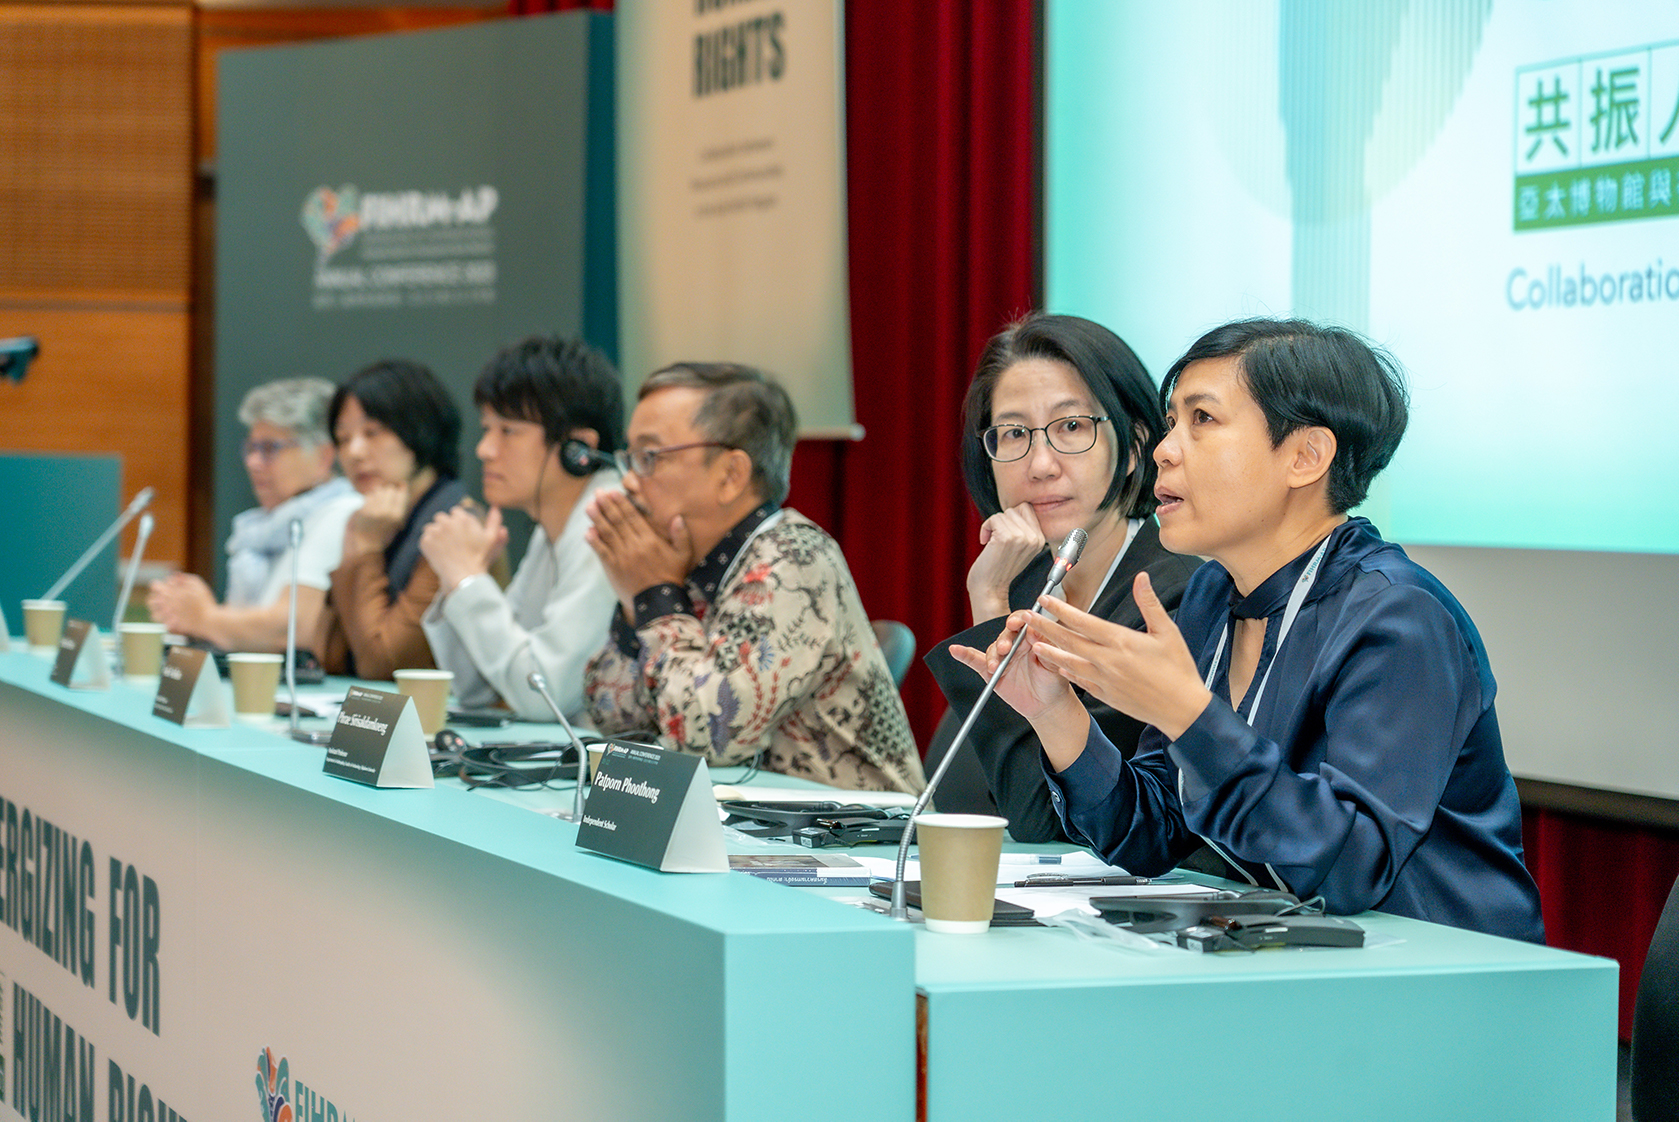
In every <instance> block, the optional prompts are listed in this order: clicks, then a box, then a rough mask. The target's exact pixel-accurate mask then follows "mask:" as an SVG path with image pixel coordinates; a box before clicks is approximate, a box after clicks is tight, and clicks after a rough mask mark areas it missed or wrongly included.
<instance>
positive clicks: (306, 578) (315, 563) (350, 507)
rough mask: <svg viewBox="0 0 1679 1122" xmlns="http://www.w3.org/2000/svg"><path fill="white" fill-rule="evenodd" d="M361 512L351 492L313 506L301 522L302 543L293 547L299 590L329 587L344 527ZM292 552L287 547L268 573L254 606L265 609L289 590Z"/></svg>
mask: <svg viewBox="0 0 1679 1122" xmlns="http://www.w3.org/2000/svg"><path fill="white" fill-rule="evenodd" d="M360 509H361V495H359V494H357V493H356V492H353V491H352V492H351V493H350V494H348V495H344V496H342V497H340V498H336V499H332V500H329V501H328V502H324V503H322V504H321V505H320V506H318V507H316V508H315V510H314V512H313V513H311V514H310V515H309V517H307V518H305V519H304V520H303V543H302V544H301V545H299V546H298V547H297V584H298V587H299V588H318V589H320V590H321V591H322V592H325V591H326V590H327V589H329V588H331V587H332V571H333V570H334V569H336V568H338V562H339V561H340V560H342V559H343V556H344V527H345V526H347V525H348V524H349V522H350V515H352V514H354V513H355V512H356V511H358V510H360ZM291 569H292V550H291V547H290V546H287V547H286V549H285V551H284V552H283V553H281V554H280V556H279V557H278V558H277V559H276V560H275V562H274V567H273V568H272V569H270V570H269V571H268V580H267V581H266V582H265V583H264V584H263V586H262V594H261V596H259V597H258V598H257V600H256V603H255V605H254V606H255V607H267V606H268V605H269V604H272V603H274V602H275V601H276V600H278V599H280V598H281V597H282V596H284V595H286V589H287V588H290V587H291Z"/></svg>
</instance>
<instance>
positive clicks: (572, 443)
mask: <svg viewBox="0 0 1679 1122" xmlns="http://www.w3.org/2000/svg"><path fill="white" fill-rule="evenodd" d="M560 466H561V467H563V468H565V470H566V474H567V475H574V476H577V477H578V478H582V477H583V476H586V475H593V474H594V473H595V469H597V468H603V467H617V466H618V461H617V460H615V459H613V458H612V457H611V456H610V455H608V454H607V453H605V452H602V451H601V450H600V449H599V448H591V447H589V446H588V445H587V444H585V443H583V441H581V440H568V441H566V442H565V443H564V444H561V445H560Z"/></svg>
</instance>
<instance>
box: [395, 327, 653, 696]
mask: <svg viewBox="0 0 1679 1122" xmlns="http://www.w3.org/2000/svg"><path fill="white" fill-rule="evenodd" d="M473 401H474V402H475V403H476V404H477V406H478V412H479V418H480V420H481V422H482V424H483V427H484V435H483V436H482V437H481V438H480V439H479V441H478V449H477V452H478V458H479V459H480V460H482V461H483V464H484V499H485V501H486V502H487V503H488V504H489V506H490V511H489V515H488V516H487V517H485V518H483V519H480V518H479V517H478V515H476V514H475V513H472V512H470V511H467V510H462V509H459V508H457V509H455V510H449V511H444V512H443V513H441V514H438V515H437V516H436V517H435V518H433V519H432V520H431V523H430V524H429V525H428V526H426V528H425V532H424V533H423V534H422V535H421V537H420V552H421V553H422V554H423V555H424V556H425V559H426V561H427V562H429V563H430V565H431V567H432V568H433V569H434V570H435V571H436V572H437V577H438V591H437V596H436V598H435V599H434V600H433V601H432V603H431V607H430V608H429V609H428V610H427V612H426V614H425V617H424V619H423V620H422V626H423V627H424V628H425V633H426V638H427V639H428V640H429V641H430V643H431V649H432V653H433V654H434V655H435V657H436V659H437V665H438V666H439V667H440V668H442V669H444V670H449V671H452V672H453V673H454V675H455V682H454V690H455V696H456V697H457V698H458V699H459V701H460V703H461V704H462V705H466V706H470V707H480V706H488V705H494V704H495V703H496V701H497V699H498V698H499V699H500V700H501V701H502V702H504V703H505V704H506V705H507V706H508V707H509V708H511V709H512V710H513V711H514V712H515V713H517V714H518V715H520V716H521V717H529V718H533V719H537V720H551V719H552V715H551V714H550V712H549V710H548V707H547V704H546V703H545V702H544V701H543V700H542V696H541V695H540V694H538V693H536V692H535V691H534V690H532V689H531V688H530V685H529V683H528V682H527V681H526V678H527V676H528V675H529V674H530V673H531V671H533V670H536V671H541V673H542V674H543V675H544V676H545V677H546V678H547V679H548V682H549V689H550V692H551V693H552V694H553V696H554V700H555V702H556V703H558V705H559V706H560V708H561V710H563V711H564V712H565V713H566V715H567V716H568V717H579V718H580V717H581V716H582V715H583V667H584V664H585V663H586V662H587V661H588V659H589V657H590V656H591V655H593V654H594V653H595V652H596V651H598V650H599V649H600V648H601V645H602V644H603V643H605V642H606V636H607V628H608V625H609V621H610V620H611V617H612V607H613V605H614V604H615V603H616V602H617V595H616V594H615V593H614V592H613V590H612V585H611V584H610V583H609V582H608V580H607V578H606V571H605V570H604V569H603V568H602V567H601V563H600V559H599V558H598V557H596V556H595V552H594V550H592V549H591V548H589V545H588V544H587V542H585V541H584V531H585V530H586V529H587V528H588V526H589V517H588V515H587V514H585V513H584V508H585V506H586V505H587V500H588V499H589V497H590V496H592V495H593V494H594V493H595V492H596V491H597V490H599V489H600V488H603V487H608V488H615V487H617V486H618V485H619V476H618V472H617V470H616V469H615V468H614V467H613V466H612V453H613V452H615V451H617V450H618V449H619V448H622V447H623V444H624V398H623V386H622V384H621V382H620V380H619V377H618V371H617V370H616V369H615V368H614V367H613V365H612V363H611V362H610V361H609V360H608V359H607V358H606V356H605V355H603V354H601V353H600V352H599V351H598V350H596V349H595V348H593V347H591V346H589V345H588V344H587V343H584V342H583V341H581V340H578V339H561V338H557V337H554V336H537V337H533V338H530V339H526V340H525V341H523V342H521V343H517V344H514V345H513V346H510V347H505V348H503V349H502V350H501V351H500V352H499V353H498V354H497V355H496V356H495V357H494V358H492V359H491V360H490V362H489V364H488V365H487V366H486V367H485V368H484V372H483V374H481V375H480V376H479V378H478V384H477V385H476V386H475V387H474V389H473ZM504 507H510V508H512V509H515V510H522V511H524V512H525V513H526V514H528V515H529V516H530V517H531V518H532V519H533V520H534V521H535V522H536V528H535V530H534V532H533V533H532V534H531V539H530V545H529V546H528V547H527V548H526V550H525V556H524V560H522V561H521V562H520V563H519V570H518V572H516V573H515V574H514V576H513V580H512V583H510V584H509V585H508V586H507V590H506V592H503V591H502V590H501V588H499V587H498V586H497V584H496V582H495V581H494V580H493V579H492V578H491V577H490V575H489V569H490V566H491V565H492V564H493V563H494V562H495V560H496V559H497V558H498V557H499V556H500V555H501V552H502V550H503V549H505V548H506V545H507V530H506V528H505V527H504V526H503V524H502V519H501V510H502V508H504Z"/></svg>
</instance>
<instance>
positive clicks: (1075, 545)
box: [1055, 529, 1090, 569]
mask: <svg viewBox="0 0 1679 1122" xmlns="http://www.w3.org/2000/svg"><path fill="white" fill-rule="evenodd" d="M1089 540H1090V535H1089V534H1087V533H1085V532H1084V530H1083V529H1076V530H1074V531H1073V532H1072V533H1070V534H1068V535H1067V540H1066V541H1064V542H1062V543H1061V549H1060V550H1059V551H1058V552H1057V553H1056V555H1055V559H1056V560H1057V561H1060V562H1061V563H1062V564H1064V565H1066V566H1067V568H1069V569H1071V568H1072V567H1073V566H1074V565H1077V564H1078V563H1079V555H1080V554H1082V553H1083V552H1084V543H1085V542H1087V541H1089Z"/></svg>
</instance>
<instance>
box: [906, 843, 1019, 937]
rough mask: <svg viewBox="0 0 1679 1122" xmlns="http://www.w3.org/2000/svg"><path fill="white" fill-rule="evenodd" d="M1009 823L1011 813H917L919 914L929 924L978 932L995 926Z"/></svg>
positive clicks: (938, 928) (953, 930)
mask: <svg viewBox="0 0 1679 1122" xmlns="http://www.w3.org/2000/svg"><path fill="white" fill-rule="evenodd" d="M1008 824H1009V822H1008V819H1006V818H998V817H997V816H996V815H992V814H921V815H917V816H916V819H915V843H916V847H917V850H918V854H919V856H920V858H921V914H922V916H923V917H925V920H926V923H927V930H929V931H937V932H940V933H942V934H945V935H978V934H982V933H984V932H985V931H986V930H987V929H988V928H989V927H990V926H991V912H992V909H993V908H994V906H995V902H996V898H997V866H998V863H999V862H1000V861H1001V860H1002V855H1003V830H1004V828H1005V827H1007V826H1008Z"/></svg>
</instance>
